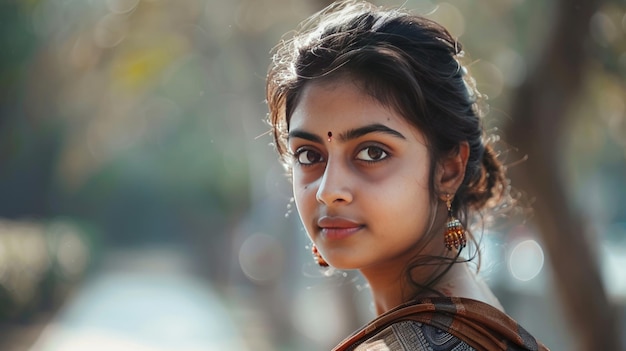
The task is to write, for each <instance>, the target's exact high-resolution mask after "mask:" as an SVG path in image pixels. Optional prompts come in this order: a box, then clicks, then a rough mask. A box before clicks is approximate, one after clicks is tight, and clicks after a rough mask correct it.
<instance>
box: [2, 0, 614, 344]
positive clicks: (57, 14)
mask: <svg viewBox="0 0 626 351" xmlns="http://www.w3.org/2000/svg"><path fill="white" fill-rule="evenodd" d="M327 3H328V2H326V1H313V0H233V1H216V0H97V1H96V0H84V1H73V0H22V1H17V0H15V1H12V0H3V1H0V349H1V350H7V351H16V350H36V351H41V350H46V351H48V350H50V351H51V350H63V351H68V350H69V351H72V350H87V349H88V350H111V349H116V350H146V351H170V350H183V351H186V350H224V349H228V350H305V351H307V350H323V349H330V348H331V347H332V346H334V345H335V344H336V343H337V342H338V341H340V340H341V339H342V338H343V337H345V336H347V335H348V334H349V333H350V332H351V331H352V330H354V329H356V328H357V327H359V326H360V325H362V324H363V323H365V322H367V321H368V320H370V319H371V318H373V316H374V309H373V306H372V305H371V304H370V301H369V298H370V296H369V292H368V289H367V286H366V284H365V282H364V281H363V280H362V279H361V278H359V277H358V275H356V274H354V273H353V272H332V271H320V270H319V269H318V268H317V267H316V266H314V264H313V260H312V259H311V257H310V254H309V246H308V241H307V239H306V235H305V233H304V231H303V230H302V229H301V226H300V224H299V221H298V217H297V213H296V212H295V209H294V208H293V207H292V200H291V190H290V185H289V182H288V181H287V179H286V178H285V177H284V174H283V173H284V170H283V169H282V167H281V165H280V164H279V163H278V159H277V156H276V155H275V153H274V151H273V147H272V146H271V145H270V142H271V140H270V136H269V135H268V134H267V132H268V130H269V128H268V125H267V124H266V123H265V122H264V118H265V114H266V111H267V107H266V105H265V103H264V77H265V74H266V70H267V67H268V65H269V60H270V56H271V53H270V51H271V49H272V47H273V46H274V45H276V43H277V42H278V41H279V40H280V38H281V37H282V36H283V34H284V33H286V32H288V31H290V30H292V29H294V28H295V27H296V25H297V24H298V23H299V22H300V21H301V20H303V19H304V18H306V17H307V16H309V15H310V14H312V13H314V12H315V11H318V10H320V9H321V8H323V7H324V6H325V5H326V4H327ZM374 3H375V4H379V5H392V6H400V5H403V6H404V7H406V8H409V9H412V10H414V12H415V13H420V14H427V15H428V16H429V17H431V18H433V19H435V20H438V21H440V22H442V23H443V24H444V25H446V26H447V27H448V28H449V29H450V31H451V32H452V33H453V34H454V35H456V36H458V37H460V40H461V41H462V42H463V43H464V45H465V50H466V52H467V53H468V56H467V62H469V63H470V69H471V71H472V72H473V73H474V75H475V76H476V79H477V82H478V87H479V89H480V90H481V91H482V92H484V93H485V94H487V95H488V96H489V104H490V109H491V111H490V113H489V115H488V122H487V126H488V128H489V129H493V130H498V129H502V128H503V126H505V125H506V123H508V121H509V119H510V107H511V101H512V99H513V97H514V94H515V93H516V89H517V88H518V87H519V86H520V84H521V83H522V82H523V81H524V79H525V77H526V74H527V72H528V71H529V70H530V69H532V66H533V64H534V63H535V62H536V60H537V57H538V56H539V55H540V54H541V48H542V45H543V43H544V40H545V38H546V37H547V36H548V35H547V33H549V31H550V30H551V29H552V28H551V25H552V20H551V19H552V18H554V17H555V16H557V15H558V13H555V11H558V8H556V7H555V6H554V3H553V1H524V0H455V1H450V2H444V1H426V0H423V1H418V0H414V1H410V0H406V1H403V0H402V1H401V0H398V1H391V0H390V1H374ZM572 6H575V5H573V4H572ZM587 25H588V33H589V40H588V41H586V42H585V45H586V46H587V48H588V50H589V52H590V57H591V59H590V60H589V61H587V62H586V64H585V72H586V74H585V83H584V85H583V87H582V91H581V94H579V96H578V97H577V98H576V100H575V101H572V107H571V108H570V109H569V113H570V118H569V119H568V120H567V121H568V123H567V124H566V125H565V126H564V127H565V129H564V132H563V133H564V135H565V136H566V137H565V138H563V140H562V142H561V144H560V145H559V153H560V155H561V157H559V160H558V161H559V162H560V164H559V167H560V169H561V170H562V180H563V185H564V186H565V188H566V189H567V194H568V201H569V203H570V205H571V206H572V207H573V208H575V209H576V210H577V211H578V213H580V214H581V215H580V216H581V217H582V218H583V219H584V223H585V229H586V230H588V232H589V233H591V234H590V236H591V237H592V238H593V240H592V242H593V243H594V247H593V248H592V252H593V253H594V257H595V259H596V261H597V264H598V267H599V269H600V274H601V277H602V279H603V283H604V288H605V289H606V292H607V295H608V299H609V301H610V303H611V304H613V305H614V306H616V307H617V308H616V311H617V314H618V317H619V318H620V319H623V316H624V315H625V314H626V312H625V306H626V268H624V267H626V102H625V97H626V82H625V77H626V3H625V2H624V1H619V0H614V1H605V2H603V3H602V4H601V5H600V6H599V7H598V9H597V11H596V12H595V13H594V14H593V16H592V17H591V20H590V21H589V23H588V24H587ZM512 148H513V149H514V148H515V145H513V146H512ZM520 152H521V153H522V154H523V153H524V151H523V150H520ZM509 161H514V159H512V160H509ZM520 190H521V191H522V192H523V189H520ZM482 245H483V251H484V255H483V265H482V268H481V274H482V275H483V276H484V277H485V279H486V280H487V282H488V283H489V285H491V287H492V288H493V289H494V290H495V292H496V294H497V295H498V297H499V298H500V300H501V302H502V303H503V305H504V306H505V308H506V309H507V311H508V312H509V314H510V315H512V316H513V317H514V318H515V319H517V320H518V321H519V322H520V323H521V324H522V325H523V326H525V327H526V329H528V330H529V331H530V332H531V333H533V334H534V335H535V336H537V338H538V339H540V340H542V341H543V342H544V343H545V344H547V345H548V346H549V347H550V348H551V349H552V350H553V351H560V350H571V349H572V348H574V347H575V338H574V336H573V333H572V331H571V328H569V326H568V323H567V321H566V320H565V319H566V318H565V317H564V314H563V310H562V306H561V305H560V298H559V297H558V294H556V293H555V289H554V283H553V281H554V279H553V276H554V273H553V271H552V270H551V266H550V264H549V259H548V257H547V253H546V250H545V249H544V247H543V245H542V240H541V236H540V235H538V233H537V229H536V226H535V225H534V224H533V215H532V214H531V213H526V214H524V215H523V216H520V218H514V221H511V223H510V224H508V225H507V226H499V227H497V228H492V229H487V230H485V232H484V239H483V243H482ZM590 305H591V306H592V305H593V302H590ZM620 328H621V330H622V333H620V334H621V338H622V340H623V339H624V338H625V336H624V335H625V334H626V332H623V331H624V329H623V327H620Z"/></svg>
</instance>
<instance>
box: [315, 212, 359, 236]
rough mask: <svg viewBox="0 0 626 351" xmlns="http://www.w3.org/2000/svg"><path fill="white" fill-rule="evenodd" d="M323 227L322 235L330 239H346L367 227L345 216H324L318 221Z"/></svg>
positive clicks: (321, 227) (319, 225)
mask: <svg viewBox="0 0 626 351" xmlns="http://www.w3.org/2000/svg"><path fill="white" fill-rule="evenodd" d="M317 226H318V227H319V228H320V229H321V235H322V237H323V238H325V239H328V240H340V239H345V238H347V237H349V236H351V235H352V234H354V233H356V232H358V231H359V230H361V229H363V227H365V226H364V225H363V224H359V223H357V222H354V221H352V220H349V219H347V218H343V217H331V216H324V217H321V218H320V219H319V220H318V221H317Z"/></svg>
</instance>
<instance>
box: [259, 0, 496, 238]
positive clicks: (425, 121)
mask: <svg viewBox="0 0 626 351" xmlns="http://www.w3.org/2000/svg"><path fill="white" fill-rule="evenodd" d="M462 56H463V51H462V47H461V44H460V43H459V42H458V41H457V40H456V39H454V38H453V37H452V36H451V35H450V33H449V32H448V31H447V30H446V29H445V28H444V27H442V26H441V25H439V24H437V23H436V22H434V21H431V20H429V19H427V18H424V17H421V16H417V15H410V14H408V13H406V12H403V11H401V10H395V9H394V10H387V9H383V8H380V7H375V6H373V5H371V4H369V3H366V2H362V1H339V2H336V3H335V4H333V5H331V6H329V7H327V8H326V9H325V10H323V11H321V12H319V13H317V14H316V15H314V16H313V17H311V18H310V19H309V20H307V21H306V22H304V23H303V24H302V25H301V28H300V32H299V33H297V34H296V35H295V36H294V37H293V38H292V39H290V40H287V41H283V42H281V43H280V44H279V46H278V47H277V48H276V51H275V54H274V56H273V63H272V66H271V67H270V69H269V73H268V76H267V82H266V84H267V85H266V93H267V102H268V105H269V110H270V112H269V122H270V124H271V126H272V132H273V136H274V141H275V145H276V148H277V150H278V153H279V154H280V155H281V157H282V158H283V161H287V157H288V152H287V147H286V141H287V138H286V136H287V133H288V130H289V121H290V118H291V114H292V113H293V111H294V109H295V107H296V105H297V103H298V101H299V98H300V95H301V93H302V90H303V88H304V86H305V85H306V84H307V83H308V82H311V81H316V80H321V79H324V80H329V79H337V78H350V79H352V80H354V81H355V82H356V83H357V84H358V85H359V86H360V87H361V88H362V89H363V91H364V92H365V93H367V94H369V95H371V96H372V97H373V98H374V99H376V100H377V101H378V102H380V103H381V104H383V105H385V106H390V107H392V108H394V109H395V111H397V112H398V113H399V114H400V115H402V116H403V117H404V118H405V119H406V120H407V121H408V122H410V123H411V124H412V125H414V126H415V127H416V128H417V129H419V130H420V131H421V132H422V133H423V134H424V136H425V137H426V140H427V144H428V148H429V152H430V156H431V157H430V159H431V175H430V193H431V197H432V199H431V201H433V203H435V202H436V201H437V195H438V194H437V193H436V189H435V186H434V177H433V175H434V171H435V165H436V163H437V161H438V160H440V159H442V157H444V156H446V155H449V154H450V153H454V152H456V151H458V148H459V145H460V144H461V143H463V142H467V143H468V144H469V149H470V152H469V157H468V161H467V168H466V170H465V178H464V180H463V182H462V184H461V186H460V187H459V189H458V191H457V193H456V195H455V198H454V202H453V208H454V212H455V215H456V216H457V217H458V218H459V219H460V220H461V221H462V222H463V223H464V224H465V225H466V227H467V219H468V214H469V213H470V212H479V211H481V210H482V209H483V208H485V207H489V206H492V205H495V204H497V203H498V201H499V200H501V199H502V198H503V197H504V195H505V194H506V193H507V191H508V184H507V183H508V181H507V178H506V176H505V174H504V167H503V166H502V164H501V163H500V161H499V160H498V159H497V155H496V152H495V151H494V149H493V148H492V146H490V145H489V144H488V138H487V137H486V135H485V133H484V130H483V126H482V122H481V117H482V116H481V112H480V109H479V102H480V98H481V95H480V93H479V92H478V90H477V89H476V87H475V84H474V81H473V79H472V78H471V76H470V75H469V73H468V71H467V69H466V68H465V67H463V65H462V64H461V63H460V61H459V60H460V58H461V57H462Z"/></svg>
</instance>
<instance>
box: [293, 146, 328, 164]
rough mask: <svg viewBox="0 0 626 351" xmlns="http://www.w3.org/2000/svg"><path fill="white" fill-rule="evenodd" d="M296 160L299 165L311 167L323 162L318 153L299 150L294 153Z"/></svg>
mask: <svg viewBox="0 0 626 351" xmlns="http://www.w3.org/2000/svg"><path fill="white" fill-rule="evenodd" d="M295 156H296V160H297V161H298V163H299V164H301V165H312V164H315V163H319V162H322V161H324V157H322V155H321V154H320V153H319V152H316V151H313V150H309V149H301V150H298V151H296V155H295Z"/></svg>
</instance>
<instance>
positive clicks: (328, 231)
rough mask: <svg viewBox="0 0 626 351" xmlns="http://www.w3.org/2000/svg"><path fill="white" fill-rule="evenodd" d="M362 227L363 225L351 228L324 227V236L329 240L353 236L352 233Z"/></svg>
mask: <svg viewBox="0 0 626 351" xmlns="http://www.w3.org/2000/svg"><path fill="white" fill-rule="evenodd" d="M362 228H363V227H362V226H359V227H349V228H322V237H323V238H324V239H327V240H341V239H345V238H347V237H349V236H352V234H354V233H356V232H358V231H359V230H361V229H362Z"/></svg>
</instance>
